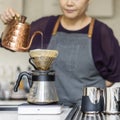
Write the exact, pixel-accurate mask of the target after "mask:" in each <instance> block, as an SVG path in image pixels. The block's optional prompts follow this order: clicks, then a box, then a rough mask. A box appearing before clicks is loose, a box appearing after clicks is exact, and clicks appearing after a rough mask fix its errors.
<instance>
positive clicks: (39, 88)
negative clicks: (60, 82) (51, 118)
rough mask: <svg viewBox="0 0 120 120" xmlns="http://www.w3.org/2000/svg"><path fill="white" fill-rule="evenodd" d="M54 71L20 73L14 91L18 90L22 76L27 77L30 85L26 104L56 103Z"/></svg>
mask: <svg viewBox="0 0 120 120" xmlns="http://www.w3.org/2000/svg"><path fill="white" fill-rule="evenodd" d="M54 73H55V72H54V71H52V70H48V71H40V70H33V71H32V72H22V73H20V74H19V76H18V80H17V82H16V85H15V87H14V91H15V92H16V91H17V90H18V86H19V84H20V81H21V79H22V77H23V76H27V78H28V82H29V85H30V90H29V94H28V97H27V101H28V103H32V104H51V103H57V102H58V96H57V92H56V87H55V83H54V81H55V79H54V77H55V76H54Z"/></svg>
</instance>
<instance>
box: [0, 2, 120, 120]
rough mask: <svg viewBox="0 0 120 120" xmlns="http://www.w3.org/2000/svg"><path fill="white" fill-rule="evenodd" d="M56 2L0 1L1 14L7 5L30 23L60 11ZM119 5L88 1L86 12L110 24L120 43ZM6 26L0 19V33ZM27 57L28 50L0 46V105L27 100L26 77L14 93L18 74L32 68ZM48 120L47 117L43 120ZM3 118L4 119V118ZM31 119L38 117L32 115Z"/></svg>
mask: <svg viewBox="0 0 120 120" xmlns="http://www.w3.org/2000/svg"><path fill="white" fill-rule="evenodd" d="M58 4H59V3H58V0H0V13H2V12H3V11H4V10H5V9H6V8H9V7H12V8H14V9H15V10H16V11H18V12H19V13H20V14H21V15H24V16H26V17H27V19H26V22H27V23H29V24H30V23H31V22H32V21H34V20H36V19H38V18H40V17H43V16H49V15H57V14H61V11H60V8H59V5H58ZM119 8H120V0H91V2H90V6H89V8H88V10H89V11H88V12H87V14H89V15H90V16H93V17H95V18H97V19H99V20H100V21H102V22H104V23H106V24H107V25H108V26H110V27H111V28H112V29H113V31H114V34H115V36H116V38H117V39H118V42H119V43H120V12H119V11H120V10H119ZM5 27H6V25H5V24H3V23H2V21H0V35H1V34H2V32H3V30H4V29H5ZM29 57H30V56H29V54H28V52H12V51H9V50H7V49H4V48H2V47H1V48H0V106H1V105H2V106H3V105H6V104H7V105H11V106H12V105H16V104H19V103H21V102H23V101H25V102H26V94H28V91H29V85H28V81H27V78H26V77H23V78H22V79H23V80H22V83H21V84H20V90H21V91H19V92H17V93H14V91H13V87H14V84H15V82H16V80H17V78H18V75H19V74H20V73H21V72H22V71H30V70H32V69H33V66H32V65H31V64H30V63H29ZM115 86H118V87H120V83H116V84H115ZM9 101H10V102H9ZM0 114H1V113H0ZM12 114H13V113H12ZM13 116H14V115H13ZM63 116H64V115H63ZM63 116H62V117H63ZM52 117H53V116H51V120H54V117H53V118H52ZM3 118H4V117H3ZM16 118H17V119H18V117H16V115H15V118H13V119H11V120H17V119H16ZM21 118H22V117H21V116H19V119H20V120H24V119H27V116H26V117H23V118H22V119H21ZM28 118H29V117H28ZM31 118H32V117H31ZM56 118H57V119H56V120H63V118H62V119H60V117H58V116H57V117H56ZM29 119H30V118H29ZM48 119H49V117H47V118H46V119H44V120H48ZM4 120H7V119H5V118H4ZM30 120H31V119H30ZM32 120H38V119H37V118H34V117H33V118H32ZM40 120H43V119H40ZM68 120H70V119H68ZM76 120H77V119H76ZM84 120H85V119H84ZM86 120H87V119H86ZM93 120H95V119H93ZM96 120H97V119H96ZM101 120H102V119H101ZM111 120H112V119H111ZM116 120H117V119H116Z"/></svg>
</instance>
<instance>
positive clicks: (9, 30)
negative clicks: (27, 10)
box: [1, 16, 43, 52]
mask: <svg viewBox="0 0 120 120" xmlns="http://www.w3.org/2000/svg"><path fill="white" fill-rule="evenodd" d="M29 32H30V25H29V23H27V22H26V17H25V16H19V17H17V16H15V17H14V18H13V20H11V21H10V22H9V23H8V24H7V26H6V28H5V30H4V31H3V33H2V37H1V38H2V46H3V47H5V48H7V49H10V50H12V51H19V52H24V51H27V50H28V49H29V48H30V46H31V44H32V41H33V38H34V37H35V36H36V34H40V35H41V38H43V34H42V32H40V31H36V32H34V33H33V35H32V37H31V38H30V40H29Z"/></svg>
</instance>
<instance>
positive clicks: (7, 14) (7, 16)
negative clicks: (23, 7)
mask: <svg viewBox="0 0 120 120" xmlns="http://www.w3.org/2000/svg"><path fill="white" fill-rule="evenodd" d="M15 15H17V16H19V14H18V13H17V12H16V11H15V10H14V9H13V8H8V9H6V10H5V11H4V12H3V13H2V14H0V19H1V21H2V22H3V23H4V24H7V23H9V22H10V21H11V20H12V19H13V18H14V17H15Z"/></svg>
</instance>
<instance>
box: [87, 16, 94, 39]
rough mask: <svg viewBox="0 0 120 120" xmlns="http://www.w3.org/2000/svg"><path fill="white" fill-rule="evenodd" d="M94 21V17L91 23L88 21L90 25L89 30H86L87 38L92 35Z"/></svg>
mask: <svg viewBox="0 0 120 120" xmlns="http://www.w3.org/2000/svg"><path fill="white" fill-rule="evenodd" d="M94 23H95V19H94V18H92V20H91V23H90V27H89V31H88V37H89V38H91V37H92V35H93V28H94Z"/></svg>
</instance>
